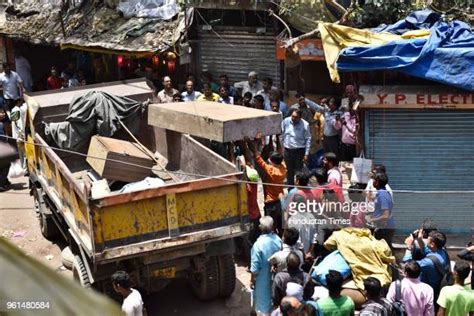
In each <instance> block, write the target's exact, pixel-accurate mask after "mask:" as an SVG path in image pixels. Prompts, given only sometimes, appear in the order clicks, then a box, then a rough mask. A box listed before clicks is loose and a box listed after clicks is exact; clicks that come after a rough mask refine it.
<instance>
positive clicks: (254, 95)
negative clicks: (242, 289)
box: [157, 72, 474, 316]
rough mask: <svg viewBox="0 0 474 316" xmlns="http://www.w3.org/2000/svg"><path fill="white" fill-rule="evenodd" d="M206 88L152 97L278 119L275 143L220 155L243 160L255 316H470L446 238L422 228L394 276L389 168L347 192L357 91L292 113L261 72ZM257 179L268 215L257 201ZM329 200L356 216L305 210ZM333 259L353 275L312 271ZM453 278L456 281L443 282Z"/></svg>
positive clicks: (460, 266) (461, 269)
mask: <svg viewBox="0 0 474 316" xmlns="http://www.w3.org/2000/svg"><path fill="white" fill-rule="evenodd" d="M201 80H202V81H201V82H198V81H197V80H196V79H195V78H194V76H190V77H189V78H188V80H187V81H186V84H185V89H184V91H181V92H180V91H178V90H176V89H174V88H173V85H172V82H171V79H170V78H169V77H165V78H164V80H163V90H160V91H157V100H158V102H189V101H212V102H219V103H223V104H235V105H241V106H246V107H252V108H256V109H261V110H267V111H274V112H279V113H281V115H282V124H281V133H280V134H278V135H267V136H262V135H260V134H259V135H256V136H255V138H254V139H245V140H243V141H240V142H235V143H233V144H225V145H226V146H231V147H233V150H227V151H226V150H224V151H223V152H224V155H225V153H229V152H232V151H235V152H237V153H240V154H242V155H243V156H244V157H245V159H244V161H245V164H246V167H245V174H246V179H247V180H248V182H247V192H248V208H249V215H250V222H251V226H252V229H251V232H250V234H249V242H250V244H251V245H252V248H251V255H250V262H249V271H250V273H251V287H252V288H253V289H254V291H253V297H254V310H255V311H256V312H257V314H258V315H270V314H272V315H353V314H354V313H355V310H356V309H358V310H360V313H359V315H435V313H437V315H462V316H464V315H467V314H469V313H470V312H474V293H473V292H471V290H470V289H467V287H466V286H464V281H465V279H466V278H467V276H468V274H469V272H470V269H471V268H470V266H469V264H468V263H467V262H466V261H459V262H457V263H456V265H455V267H454V270H453V271H452V274H451V273H450V272H449V271H450V260H449V256H448V252H447V250H446V247H445V246H446V236H445V234H443V233H442V232H440V231H438V230H436V229H433V228H432V227H431V228H430V227H428V226H429V225H424V227H423V228H422V229H420V230H418V231H417V232H415V233H414V234H412V235H410V236H409V238H407V240H406V245H407V253H406V255H405V256H404V258H403V260H402V262H401V263H402V266H403V268H402V269H400V268H398V269H396V267H397V265H396V260H395V257H394V256H393V254H392V250H393V245H392V241H393V236H394V233H395V220H394V216H393V213H392V210H393V205H394V203H393V192H392V189H391V187H390V185H389V184H388V182H389V179H388V176H387V173H386V170H385V166H383V165H381V164H378V165H374V166H373V167H372V170H371V172H370V180H369V181H368V183H367V184H362V183H354V184H352V185H351V186H350V187H349V190H348V194H347V195H345V194H344V189H343V174H342V170H341V168H340V162H341V161H352V159H353V158H354V157H356V154H357V153H356V149H357V144H358V140H357V135H358V127H359V119H358V113H357V110H358V105H359V102H360V101H361V100H362V99H363V98H362V96H359V95H358V94H357V92H356V90H355V88H354V87H353V86H347V87H346V90H345V96H344V97H345V98H343V99H342V101H339V100H337V99H336V98H334V97H330V98H322V99H321V100H319V101H318V102H314V101H312V100H310V99H308V98H306V97H305V95H304V94H303V93H301V92H300V93H297V95H296V96H295V97H296V100H297V102H296V103H295V104H293V105H290V106H288V105H287V104H285V103H284V102H283V101H282V96H281V94H280V92H279V91H278V90H277V89H276V88H275V87H274V86H273V82H272V80H271V79H269V78H265V79H264V80H262V81H259V80H258V74H257V73H255V72H250V73H249V76H248V80H247V81H243V82H237V83H235V84H234V85H231V84H230V83H229V79H228V77H227V76H226V75H222V76H220V78H219V84H216V83H214V82H213V81H212V76H210V74H208V73H206V74H205V75H204V76H203V77H202V78H201ZM197 86H200V87H201V89H197V88H196V87H197ZM198 90H200V91H198ZM321 122H323V124H321ZM321 125H323V126H321ZM319 128H321V129H322V144H321V145H322V149H323V153H324V155H323V159H322V163H321V164H319V165H316V167H315V168H314V165H311V163H310V162H311V160H312V159H311V155H314V152H315V150H314V148H313V147H314V143H313V142H312V140H311V139H312V137H314V136H315V134H316V133H315V130H316V129H319ZM263 132H264V131H263ZM227 157H228V158H229V159H232V157H231V156H230V155H229V156H227ZM260 179H261V181H262V182H263V192H264V193H263V194H264V208H263V216H262V214H261V213H262V212H261V210H260V207H259V204H258V199H257V195H258V194H257V185H258V184H257V183H258V181H260ZM328 202H329V203H331V202H335V203H340V204H343V203H345V202H351V203H352V204H351V208H350V212H344V211H341V210H340V209H339V210H336V211H334V212H332V213H330V212H329V214H327V213H325V212H321V213H312V212H308V211H306V212H304V211H298V210H301V209H302V208H300V207H304V206H308V205H310V204H311V203H317V204H319V205H322V204H325V203H328ZM354 202H355V203H354ZM370 205H371V206H370ZM371 207H372V209H370V208H371ZM295 210H296V211H295ZM334 219H339V220H341V221H335V220H334ZM341 223H342V224H341ZM334 251H339V252H340V254H341V256H342V257H343V260H344V261H345V262H346V263H347V265H348V266H349V267H350V273H349V275H347V274H346V273H343V272H344V271H338V269H337V264H336V263H329V265H330V266H331V264H334V265H335V269H329V270H328V271H325V272H324V273H323V276H322V277H323V279H324V280H325V281H324V282H321V280H320V277H321V276H318V275H316V274H315V270H317V269H318V267H320V266H321V265H324V264H323V262H324V260H325V258H328V260H329V259H331V260H332V257H330V256H329V255H330V254H331V253H333V252H334ZM473 252H474V247H470V248H468V249H467V250H466V253H467V255H466V254H464V256H465V257H463V258H467V257H466V256H468V255H469V254H470V255H472V253H473ZM395 272H398V273H395ZM400 275H404V278H400ZM448 275H452V276H453V277H452V281H453V282H450V283H445V279H446V278H447V276H448ZM400 279H401V280H400Z"/></svg>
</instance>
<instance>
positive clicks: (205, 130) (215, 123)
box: [148, 102, 282, 142]
mask: <svg viewBox="0 0 474 316" xmlns="http://www.w3.org/2000/svg"><path fill="white" fill-rule="evenodd" d="M281 120H282V118H281V114H280V113H275V112H270V111H264V110H257V109H253V108H247V107H244V106H238V105H229V104H221V103H216V102H179V103H164V104H150V105H149V108H148V124H150V125H152V126H156V127H160V128H164V129H168V130H173V131H176V132H180V133H184V134H190V135H193V136H199V137H202V138H206V139H210V140H215V141H218V142H231V141H237V140H242V139H244V138H245V137H249V138H255V135H257V133H258V132H261V133H262V135H275V134H280V133H281Z"/></svg>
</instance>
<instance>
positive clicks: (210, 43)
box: [198, 27, 280, 87]
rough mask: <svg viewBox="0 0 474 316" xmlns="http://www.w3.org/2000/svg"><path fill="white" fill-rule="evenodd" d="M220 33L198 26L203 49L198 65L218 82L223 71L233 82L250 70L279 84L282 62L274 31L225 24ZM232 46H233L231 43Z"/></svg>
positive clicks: (246, 75)
mask: <svg viewBox="0 0 474 316" xmlns="http://www.w3.org/2000/svg"><path fill="white" fill-rule="evenodd" d="M217 32H218V34H219V36H217V35H216V34H215V33H214V32H212V31H203V30H202V29H201V28H200V29H199V40H200V42H199V43H200V50H199V57H198V67H199V70H200V71H209V72H210V73H212V75H213V77H214V81H216V82H217V81H218V79H219V75H220V74H227V76H229V80H230V82H231V83H234V82H239V81H244V80H247V78H248V73H249V72H250V71H252V70H253V71H257V72H258V73H259V80H262V79H263V78H265V77H269V78H271V79H273V84H274V85H275V86H277V87H278V86H279V83H280V63H279V61H278V60H277V59H276V57H275V50H276V48H275V37H274V36H273V34H269V33H268V31H267V33H266V34H257V33H256V30H255V28H254V29H249V28H238V27H224V28H220V29H219V30H218V31H217ZM231 45H232V46H231Z"/></svg>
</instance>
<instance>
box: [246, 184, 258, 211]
mask: <svg viewBox="0 0 474 316" xmlns="http://www.w3.org/2000/svg"><path fill="white" fill-rule="evenodd" d="M246 187H247V207H248V209H249V217H250V219H257V218H259V217H260V208H259V207H258V202H257V192H258V191H257V184H256V183H255V184H253V183H247V184H246Z"/></svg>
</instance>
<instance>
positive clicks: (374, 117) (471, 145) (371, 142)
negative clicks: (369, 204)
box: [365, 110, 474, 233]
mask: <svg viewBox="0 0 474 316" xmlns="http://www.w3.org/2000/svg"><path fill="white" fill-rule="evenodd" d="M473 122H474V111H457V110H456V111H444V110H426V111H419V110H370V111H367V112H366V115H365V125H366V126H365V146H366V148H365V149H366V154H367V156H368V157H370V158H372V159H374V162H375V163H382V164H384V165H385V166H386V168H387V174H388V177H389V183H390V186H391V187H392V189H393V190H407V191H461V192H460V193H444V194H440V193H428V192H427V193H403V192H400V193H395V196H394V202H395V203H394V216H395V219H396V222H397V228H399V229H401V230H403V231H408V230H411V229H415V228H418V227H419V226H420V225H421V223H422V222H423V220H425V219H427V218H431V219H432V220H434V221H435V222H436V223H437V225H439V227H442V228H444V229H445V230H446V231H448V232H453V233H471V229H472V227H474V194H472V193H462V191H474V127H473Z"/></svg>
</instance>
